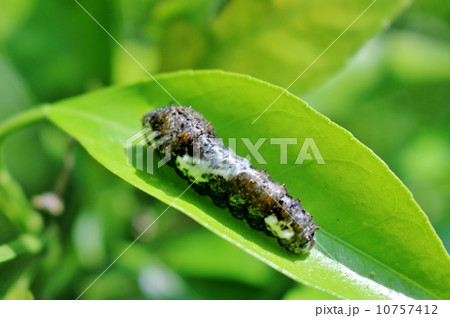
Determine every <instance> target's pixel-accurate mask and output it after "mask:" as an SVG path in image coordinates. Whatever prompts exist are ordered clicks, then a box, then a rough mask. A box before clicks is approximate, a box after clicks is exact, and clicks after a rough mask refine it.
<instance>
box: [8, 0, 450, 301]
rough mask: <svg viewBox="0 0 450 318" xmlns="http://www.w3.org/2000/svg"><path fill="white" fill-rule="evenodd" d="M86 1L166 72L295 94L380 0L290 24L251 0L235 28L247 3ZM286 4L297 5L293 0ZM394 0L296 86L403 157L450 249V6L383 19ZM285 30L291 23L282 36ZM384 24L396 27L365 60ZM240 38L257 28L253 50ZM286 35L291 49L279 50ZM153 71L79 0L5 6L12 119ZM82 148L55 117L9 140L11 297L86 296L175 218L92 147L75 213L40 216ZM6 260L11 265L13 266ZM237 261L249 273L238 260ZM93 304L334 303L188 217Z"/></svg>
mask: <svg viewBox="0 0 450 318" xmlns="http://www.w3.org/2000/svg"><path fill="white" fill-rule="evenodd" d="M80 2H81V3H82V4H83V5H85V6H86V8H87V9H88V10H89V11H90V12H91V13H92V14H93V16H95V17H96V18H97V19H98V20H99V21H100V23H102V25H104V26H105V27H106V28H107V29H108V30H109V31H110V32H111V33H112V34H114V36H116V37H117V39H118V40H119V41H120V42H121V43H122V44H123V45H124V46H125V47H126V48H127V49H128V50H129V51H130V53H131V54H133V56H135V57H136V59H137V60H138V61H140V62H141V63H142V64H143V66H144V67H145V68H147V69H148V70H149V71H150V72H151V73H154V72H160V71H166V70H177V69H180V68H205V67H207V68H222V69H225V70H232V71H236V72H241V73H248V74H251V75H254V76H256V77H259V78H262V79H265V80H267V81H269V82H273V83H275V84H279V85H283V86H285V87H286V86H288V85H289V84H290V82H291V81H292V80H293V79H295V77H296V76H298V75H299V74H300V73H301V72H302V71H303V70H304V69H305V68H306V67H307V66H308V65H309V64H310V63H311V62H312V60H314V58H315V57H316V56H317V55H319V54H320V53H321V52H322V51H323V50H324V49H325V48H326V47H327V45H329V43H331V42H332V41H333V40H334V39H335V38H336V37H337V36H338V35H339V34H340V32H342V31H343V30H344V29H345V28H346V27H347V26H348V25H349V24H350V23H351V22H352V21H353V20H354V19H355V18H356V17H357V15H358V14H359V12H361V11H362V10H364V8H365V7H367V6H368V5H369V4H370V2H367V3H364V4H361V2H360V1H356V0H354V1H343V2H345V3H344V4H343V5H342V6H339V5H338V3H339V2H335V7H334V9H333V10H329V8H328V9H326V10H325V9H324V8H325V5H326V1H319V4H318V5H317V7H315V8H314V7H311V6H310V7H308V8H306V9H308V10H309V11H308V10H306V9H305V7H300V8H291V7H288V8H287V9H284V10H288V11H291V12H289V13H290V16H291V17H292V19H287V18H285V17H286V16H285V14H284V12H285V11H282V12H278V11H277V10H276V7H271V6H267V5H264V4H256V3H255V2H248V4H247V6H248V7H247V8H246V10H247V11H243V12H250V13H248V14H243V15H242V16H240V18H239V19H238V20H236V21H237V22H236V21H232V22H228V24H227V19H230V17H232V16H233V14H234V12H235V11H234V10H236V6H238V4H237V3H238V1H225V0H216V1H201V0H197V1H179V0H173V1H145V0H133V1H125V0H122V1H120V0H116V1H89V2H88V1H80ZM301 2H302V3H306V2H307V1H301ZM261 3H262V1H261ZM273 3H275V4H280V6H282V4H284V5H286V3H289V2H282V1H274V2H273ZM308 3H310V2H309V1H308ZM378 3H379V4H380V7H377V5H378ZM393 3H394V4H393V5H392V7H389V10H385V11H386V12H385V13H386V16H384V18H387V19H389V17H393V16H394V15H395V13H397V12H398V11H399V10H400V8H401V7H402V6H403V5H404V2H400V1H399V2H393ZM352 4H354V5H352ZM320 5H322V6H323V7H320ZM383 6H386V1H381V0H379V1H377V4H376V5H374V7H373V8H371V9H369V11H368V12H367V19H366V20H365V19H364V18H365V17H366V16H363V17H362V18H361V20H360V21H359V22H358V23H356V24H355V28H351V29H349V34H348V37H346V36H343V37H342V39H340V40H339V41H337V42H336V48H335V51H333V49H330V50H329V51H328V52H327V53H325V54H324V56H323V57H322V58H321V60H319V61H318V62H317V65H315V66H313V67H311V68H310V69H309V70H308V71H307V72H306V73H305V75H304V77H302V78H300V79H299V82H298V83H297V84H296V85H295V86H293V89H294V91H295V92H297V93H301V95H300V96H301V97H302V98H304V99H305V100H307V101H308V102H309V103H310V104H311V105H312V106H313V107H315V108H316V109H318V110H319V111H320V112H322V113H324V114H325V115H327V116H328V117H329V118H331V119H332V120H333V121H335V122H337V123H338V124H340V125H342V126H343V127H344V128H346V129H348V130H349V131H351V132H352V133H353V134H354V136H355V137H356V138H358V139H359V140H361V141H362V142H363V143H365V144H366V145H367V146H369V147H370V148H371V149H373V150H374V151H375V153H377V154H378V155H379V156H380V157H381V158H382V159H383V160H385V161H386V162H387V163H388V165H389V166H390V167H391V169H393V171H394V172H395V173H396V174H397V175H398V176H399V177H400V179H401V180H402V181H403V182H404V183H405V184H406V185H407V186H408V187H409V188H410V189H411V190H412V192H413V194H414V196H415V198H416V200H417V201H418V202H419V204H420V205H421V206H422V207H423V209H424V211H425V212H426V213H427V215H428V216H429V218H430V221H431V222H432V224H433V225H434V227H435V228H436V231H437V232H438V234H439V235H440V237H441V238H442V240H443V242H444V245H445V246H446V248H447V250H448V249H449V247H450V231H448V229H449V228H450V213H449V211H450V201H449V200H448V198H449V196H450V182H449V177H448V176H449V175H450V173H449V172H450V150H449V144H450V128H449V127H450V126H449V124H448V123H449V120H450V114H449V105H448V100H450V93H449V89H448V87H449V84H450V61H449V56H450V32H449V31H450V7H449V6H450V4H448V3H446V2H443V1H437V0H433V1H426V0H419V1H415V2H414V3H413V4H412V5H411V6H410V7H409V8H407V9H406V10H405V11H404V12H402V13H401V15H400V16H399V17H397V18H396V19H395V20H394V21H393V22H392V23H391V25H389V26H388V20H384V19H380V17H378V16H377V14H382V13H383V10H381V8H384V7H383ZM290 9H292V10H290ZM344 9H345V12H348V15H346V14H344V13H343V10H344ZM372 9H373V12H371V11H372ZM305 10H306V11H305ZM314 10H318V11H314ZM380 10H381V11H380ZM254 12H258V13H257V14H258V16H262V17H265V18H264V19H255V18H252V17H255V16H257V14H256V13H254ZM297 12H300V13H299V15H300V14H301V12H309V14H308V18H311V19H315V18H317V19H319V18H320V19H322V20H323V21H325V22H327V23H330V25H329V26H328V27H323V28H319V29H317V27H316V28H315V30H316V32H313V33H312V32H311V29H308V28H306V29H302V27H304V26H308V27H311V24H308V23H305V24H302V23H301V22H298V24H295V23H294V25H298V27H299V29H298V34H297V33H295V32H292V30H293V29H292V25H291V24H289V23H290V21H291V22H292V21H294V22H296V21H297V19H296V17H295V14H296V13H297ZM314 12H320V13H321V14H315V13H314ZM380 12H381V13H380ZM334 13H335V14H334ZM253 14H254V15H253ZM305 14H306V13H305ZM327 14H328V15H331V17H327ZM300 17H301V16H300ZM300 17H299V19H300ZM272 20H273V21H272ZM306 21H308V20H306ZM383 21H385V23H384V24H380V23H381V22H383ZM338 22H339V23H338ZM333 23H336V24H335V25H333ZM274 24H275V25H276V28H275V29H270V28H268V27H267V26H273V25H274ZM288 24H289V25H288ZM320 25H321V26H323V24H320ZM382 26H385V27H387V29H386V30H385V31H383V32H382V33H379V34H378V35H377V36H376V37H375V38H373V39H372V40H371V41H370V42H369V43H367V44H366V45H365V46H364V47H363V48H362V49H360V50H359V51H358V53H357V54H356V55H355V56H353V58H351V59H350V57H351V55H352V54H353V53H354V52H355V51H356V50H357V49H358V48H359V47H360V46H361V45H362V44H363V43H364V42H365V40H367V39H368V38H369V37H371V36H374V35H375V34H376V33H377V32H378V31H380V30H381V27H382ZM249 28H250V29H252V28H254V30H256V31H255V33H252V32H249V31H248V30H249ZM284 30H288V31H289V32H287V33H284V32H283V31H284ZM294 30H297V29H294ZM262 31H264V32H262ZM266 31H267V32H268V33H266ZM308 31H309V32H308ZM236 34H238V35H242V37H243V42H244V43H243V44H242V45H241V44H239V43H238V41H237V38H235V36H236ZM246 37H250V39H251V41H250V42H249V41H247V40H245V39H246ZM274 38H275V39H277V40H279V42H276V43H277V44H276V45H272V46H270V45H267V42H268V41H269V40H273V39H274ZM317 39H318V40H317ZM241 40H242V39H241ZM283 41H284V42H283ZM297 41H299V42H301V43H300V44H302V43H303V44H304V43H305V42H306V43H309V42H308V41H312V43H314V45H315V46H314V49H310V50H309V51H308V50H306V49H305V47H308V46H300V47H299V46H295V45H300V44H296V43H297ZM288 44H289V45H292V46H291V47H289V46H287V45H288ZM339 44H340V45H339ZM308 45H309V44H308ZM268 49H270V50H271V51H270V50H269V51H268ZM296 49H297V50H299V51H300V52H309V53H308V54H307V55H304V56H300V55H299V56H297V55H296V54H294V53H293V52H295V50H296ZM268 52H270V53H271V55H267V54H268ZM305 54H306V53H305ZM305 56H306V57H307V58H305ZM240 59H242V60H240ZM273 61H276V62H277V63H281V64H276V63H275V64H272V63H273ZM283 63H285V64H283ZM344 65H345V66H344ZM262 66H265V67H262ZM343 66H344V67H343ZM338 70H340V72H339V73H338V74H336V72H337V71H338ZM146 77H147V75H146V74H145V73H144V72H143V71H142V70H141V69H140V68H139V67H138V66H137V65H136V64H134V62H133V61H132V60H131V59H129V57H128V56H127V55H126V54H125V53H124V52H123V51H122V50H121V49H120V48H119V47H118V46H116V44H115V43H114V42H113V41H112V40H111V39H110V38H108V36H107V35H106V34H105V33H104V31H103V30H101V29H100V28H99V27H98V25H96V24H95V23H94V22H93V21H92V20H91V19H90V18H89V17H88V16H87V15H86V14H85V13H84V12H83V11H82V10H81V9H80V7H79V6H77V5H76V3H75V2H72V1H57V0H49V1H43V2H42V1H41V2H38V1H37V0H20V1H18V0H2V1H1V2H0V83H1V85H0V119H1V120H2V121H3V120H4V119H5V118H7V117H10V116H12V115H14V114H17V113H19V112H21V111H23V110H25V109H27V108H29V107H33V106H32V105H36V104H40V103H44V102H50V101H56V100H59V99H61V98H64V97H70V96H73V95H75V94H79V93H82V92H86V91H91V90H95V89H98V88H100V87H103V86H107V85H111V84H118V83H128V82H131V81H135V80H138V79H144V78H146ZM321 83H323V85H322V86H318V85H319V84H321ZM263 108H264V105H262V109H263ZM68 143H69V141H68V138H67V136H65V135H64V134H63V133H62V132H61V131H59V130H57V129H56V128H54V127H53V126H51V125H50V124H47V123H39V124H37V125H36V126H34V127H30V128H27V129H25V130H23V131H20V132H18V133H16V134H14V135H12V136H10V137H8V139H6V140H5V141H4V143H3V145H2V156H3V159H2V162H1V171H0V190H1V191H0V253H1V254H0V297H2V298H9V299H11V298H13V299H14V298H16V299H17V298H19V299H29V298H37V299H73V298H76V297H78V295H79V294H80V293H81V292H83V291H84V290H85V288H86V287H87V286H89V284H90V283H91V282H92V281H93V280H94V279H95V278H96V277H97V276H98V274H99V273H101V272H102V271H103V270H104V269H105V268H106V267H107V266H108V265H109V264H111V262H112V261H113V260H114V259H115V258H116V257H117V256H118V255H119V254H120V253H121V252H122V251H123V250H124V249H125V248H126V247H127V246H128V245H129V243H131V242H132V241H133V240H134V238H135V237H136V236H137V235H139V234H140V233H141V232H142V230H143V229H145V227H146V225H147V224H149V222H151V221H152V220H154V219H155V218H156V217H157V216H158V215H159V214H160V213H161V212H162V211H163V210H164V209H165V205H164V204H162V203H160V202H158V201H156V200H155V199H152V198H151V197H149V196H147V195H145V194H143V193H141V192H139V191H138V190H136V189H134V188H133V187H131V186H130V185H128V184H126V183H125V182H123V181H121V180H119V179H118V178H117V177H115V176H113V175H112V174H111V173H109V172H108V171H106V170H105V169H104V168H103V167H102V166H100V165H99V164H98V163H96V162H95V161H94V160H92V159H91V158H90V157H89V156H88V155H87V154H86V153H85V151H84V150H83V149H81V147H79V146H77V147H76V148H75V152H74V154H73V155H74V157H75V162H76V164H75V168H74V170H73V171H72V173H71V177H70V180H69V183H68V187H67V189H66V190H65V191H64V193H63V201H64V204H65V207H66V208H65V211H64V213H63V214H62V215H61V216H59V217H56V216H54V215H51V214H49V213H46V212H45V211H40V212H39V213H38V212H37V211H35V210H34V209H33V208H32V206H31V204H30V202H31V199H32V197H33V196H35V195H38V194H42V193H44V192H49V191H53V189H54V186H55V184H56V182H57V180H58V178H59V176H60V174H61V171H62V168H63V161H64V157H65V156H66V149H67V145H68ZM11 176H13V177H11ZM19 184H20V186H19ZM168 238H170V239H168ZM86 242H89V244H86ZM178 242H180V243H178ZM205 242H207V247H208V249H209V250H212V251H214V253H211V255H208V257H205V256H203V257H202V259H199V257H195V255H196V254H195V253H199V252H198V250H197V248H194V247H197V246H203V244H206V243H205ZM181 243H183V246H185V247H186V248H187V249H189V248H192V250H191V253H189V250H187V251H184V252H180V251H179V250H177V246H178V245H179V244H181ZM177 244H178V245H177ZM202 248H205V247H202ZM191 254H192V255H194V256H192V255H191ZM2 257H5V258H4V259H5V260H8V261H7V262H3V261H1V260H2ZM230 260H231V261H230ZM226 263H230V264H240V265H236V266H223V264H226ZM155 277H156V278H157V279H156V278H155ZM149 282H151V283H149ZM83 297H84V298H95V299H145V298H150V299H161V298H163V299H171V298H185V299H198V298H200V299H228V298H230V299H240V298H242V299H249V298H254V299H279V298H304V299H309V298H311V297H314V298H328V297H332V296H328V295H326V294H321V293H317V292H316V291H314V290H309V289H307V288H306V287H303V286H299V285H298V284H296V283H294V282H293V281H291V280H289V279H287V278H286V277H284V276H283V275H281V274H279V273H278V272H276V271H274V270H272V269H271V268H269V267H268V266H266V265H264V264H262V263H260V262H257V261H255V260H254V259H253V258H251V257H250V256H249V255H247V254H245V253H244V252H242V251H241V250H239V249H237V248H235V247H233V246H231V245H230V244H228V243H227V242H225V241H223V240H221V239H219V238H217V237H216V236H214V235H213V234H212V233H209V232H207V231H206V230H205V229H203V228H201V227H200V226H199V225H197V224H196V223H194V222H193V221H191V220H190V219H188V218H187V217H185V216H184V215H182V214H181V213H178V212H177V211H175V210H169V211H168V212H167V215H165V217H163V218H161V219H160V220H158V222H157V223H155V226H153V227H151V228H150V230H149V231H148V232H147V233H146V234H145V235H144V236H143V237H142V238H141V239H140V240H139V241H138V242H137V243H136V244H135V245H134V246H133V248H131V249H130V250H129V251H128V252H127V253H125V254H124V256H123V258H121V259H120V260H119V261H117V263H116V264H114V266H112V267H111V268H110V269H109V270H108V271H107V272H106V273H105V275H104V276H103V277H102V278H101V279H100V280H98V281H97V282H96V284H95V285H93V287H92V288H90V289H89V290H88V291H87V292H86V294H85V295H84V296H83Z"/></svg>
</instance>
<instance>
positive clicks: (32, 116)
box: [0, 104, 49, 141]
mask: <svg viewBox="0 0 450 318" xmlns="http://www.w3.org/2000/svg"><path fill="white" fill-rule="evenodd" d="M47 107H49V106H48V104H45V105H41V106H38V107H34V108H32V109H29V110H26V111H23V112H21V113H19V114H17V115H15V116H13V117H11V118H8V119H7V120H5V121H3V122H1V123H0V141H2V140H3V139H4V138H5V137H6V136H7V135H9V134H11V133H12V132H14V131H16V130H18V129H20V128H23V127H25V126H28V125H31V124H34V123H35V122H37V121H40V120H42V119H44V118H45V117H46V109H47Z"/></svg>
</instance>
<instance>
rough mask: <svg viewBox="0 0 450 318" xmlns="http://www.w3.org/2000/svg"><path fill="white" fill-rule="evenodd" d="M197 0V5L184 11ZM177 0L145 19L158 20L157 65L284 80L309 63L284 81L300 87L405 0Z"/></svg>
mask: <svg viewBox="0 0 450 318" xmlns="http://www.w3.org/2000/svg"><path fill="white" fill-rule="evenodd" d="M202 2H203V3H205V4H204V5H203V8H204V9H203V10H197V11H195V12H196V14H195V15H194V14H190V11H189V9H192V8H193V7H196V6H197V5H198V4H200V3H202ZM177 3H178V6H176V4H177ZM182 3H184V1H170V4H167V3H166V2H162V3H161V5H160V6H159V7H157V8H156V9H154V10H153V11H152V16H151V19H149V20H150V21H152V22H153V24H156V25H163V26H164V27H163V28H162V30H161V32H160V33H161V37H160V42H161V45H160V46H161V48H160V56H161V70H162V71H171V70H178V69H183V68H197V69H204V68H212V69H222V70H225V71H232V72H239V73H245V74H248V75H251V76H255V77H257V78H260V79H263V80H266V81H269V82H271V83H274V84H277V85H281V86H283V87H287V86H288V85H290V84H291V83H292V82H293V81H294V80H295V79H296V78H297V77H298V76H299V75H300V74H301V73H302V72H304V71H305V70H307V69H308V68H309V66H310V65H312V64H313V65H312V66H311V69H309V70H308V71H306V72H305V73H304V74H303V75H302V77H301V79H300V80H299V81H298V82H297V83H296V84H294V85H293V86H292V88H291V91H293V92H296V93H300V92H305V91H308V90H310V89H311V88H314V87H316V86H317V85H318V84H319V83H322V82H323V81H324V80H327V79H329V78H330V76H331V75H333V74H334V73H335V72H336V71H338V70H339V69H340V68H341V67H342V66H344V64H345V63H346V62H347V60H348V59H349V58H350V57H351V56H352V55H353V54H354V53H355V52H356V51H357V50H358V49H359V48H360V47H361V46H362V44H364V43H365V42H366V41H368V40H369V39H370V38H371V37H373V36H374V35H376V34H377V33H379V32H380V31H381V30H382V29H384V28H386V27H387V26H388V25H389V22H390V21H391V20H392V19H393V18H394V17H395V16H396V15H397V13H398V12H400V11H401V10H402V9H403V8H404V7H405V6H406V5H407V4H408V3H409V1H405V0H378V1H373V0H366V1H355V0H340V1H334V0H322V1H306V0H303V1H299V0H287V1H261V0H250V1H227V2H225V3H224V4H223V5H222V7H218V8H216V7H217V5H214V4H212V3H213V2H212V1H204V0H203V1H202V0H197V1H195V2H194V3H195V4H194V3H193V4H192V5H191V3H190V6H189V7H182V6H183V5H182ZM206 3H208V4H209V5H208V4H206ZM371 4H372V5H371ZM369 6H370V8H369ZM168 7H169V8H168ZM206 8H210V9H209V10H207V9H206ZM367 8H369V9H367ZM214 9H215V11H214ZM366 9H367V11H365V10H366ZM197 12H201V13H197ZM363 12H364V13H363ZM194 16H195V17H197V19H194ZM198 17H202V18H203V19H202V20H200V21H199V19H198ZM358 17H359V19H358ZM347 28H348V29H347ZM152 31H154V30H153V29H151V31H150V32H148V31H147V33H151V34H152V33H155V32H152ZM344 31H345V33H344V34H342V33H343V32H344ZM136 32H143V31H142V30H139V29H137V30H136ZM144 32H145V31H144ZM341 35H342V36H341ZM338 38H339V39H338ZM337 39H338V40H337ZM335 40H337V41H336V42H334V41H335ZM331 44H332V46H331V47H329V46H330V45H331ZM328 47H329V50H327V52H325V53H324V54H323V55H321V54H322V53H323V52H324V51H325V50H326V49H327V48H328ZM180 52H183V54H180ZM318 57H320V58H319V59H318V60H317V61H316V59H317V58H318Z"/></svg>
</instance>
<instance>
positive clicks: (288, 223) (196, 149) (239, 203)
mask: <svg viewBox="0 0 450 318" xmlns="http://www.w3.org/2000/svg"><path fill="white" fill-rule="evenodd" d="M142 122H143V126H144V127H146V128H150V130H151V131H153V132H156V134H155V135H156V137H154V136H153V137H152V138H151V139H150V138H148V144H149V145H150V146H153V147H154V149H155V151H156V152H157V153H158V154H159V155H160V156H161V157H166V158H168V164H169V165H171V166H173V167H174V168H175V169H176V171H177V172H178V174H179V175H180V176H181V177H183V178H185V179H187V180H189V181H190V182H191V183H192V187H193V188H194V189H195V190H196V191H197V192H198V193H200V194H204V195H208V196H210V197H211V199H212V200H213V202H214V203H215V204H216V205H217V206H219V207H221V208H225V207H228V209H229V210H230V212H231V214H232V215H233V216H234V217H236V218H237V219H245V220H246V221H247V223H248V224H249V226H250V227H252V228H253V229H256V230H259V231H264V232H265V233H266V234H267V235H269V236H272V237H276V238H277V239H278V242H279V244H280V245H281V246H283V247H284V248H286V249H287V250H288V251H289V252H291V253H294V254H305V253H308V252H309V251H310V250H311V249H312V248H313V247H314V245H315V244H316V238H315V231H316V230H317V229H319V227H318V226H316V224H315V223H314V221H313V220H312V218H313V217H312V215H311V214H309V213H308V212H306V211H305V210H304V208H303V206H302V204H301V203H300V200H298V199H297V200H296V199H294V198H293V197H292V196H291V195H290V194H289V192H288V191H287V189H286V186H285V185H284V184H280V183H278V182H276V181H275V180H273V179H272V178H271V177H270V176H269V174H268V173H267V172H266V171H265V170H261V169H257V168H255V167H253V166H252V165H251V163H250V161H249V160H247V159H245V158H242V157H240V156H238V155H237V154H236V153H235V152H234V151H233V150H232V149H230V148H228V147H226V146H225V145H224V144H223V141H222V140H221V139H220V138H219V137H217V136H216V135H215V130H214V127H213V126H212V124H211V123H210V122H208V121H207V120H206V119H205V118H204V117H203V115H202V114H200V113H199V112H197V111H195V110H194V109H193V108H192V107H191V106H189V107H184V106H166V107H163V108H159V109H156V110H154V111H152V112H150V113H148V114H146V115H144V117H143V119H142Z"/></svg>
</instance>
